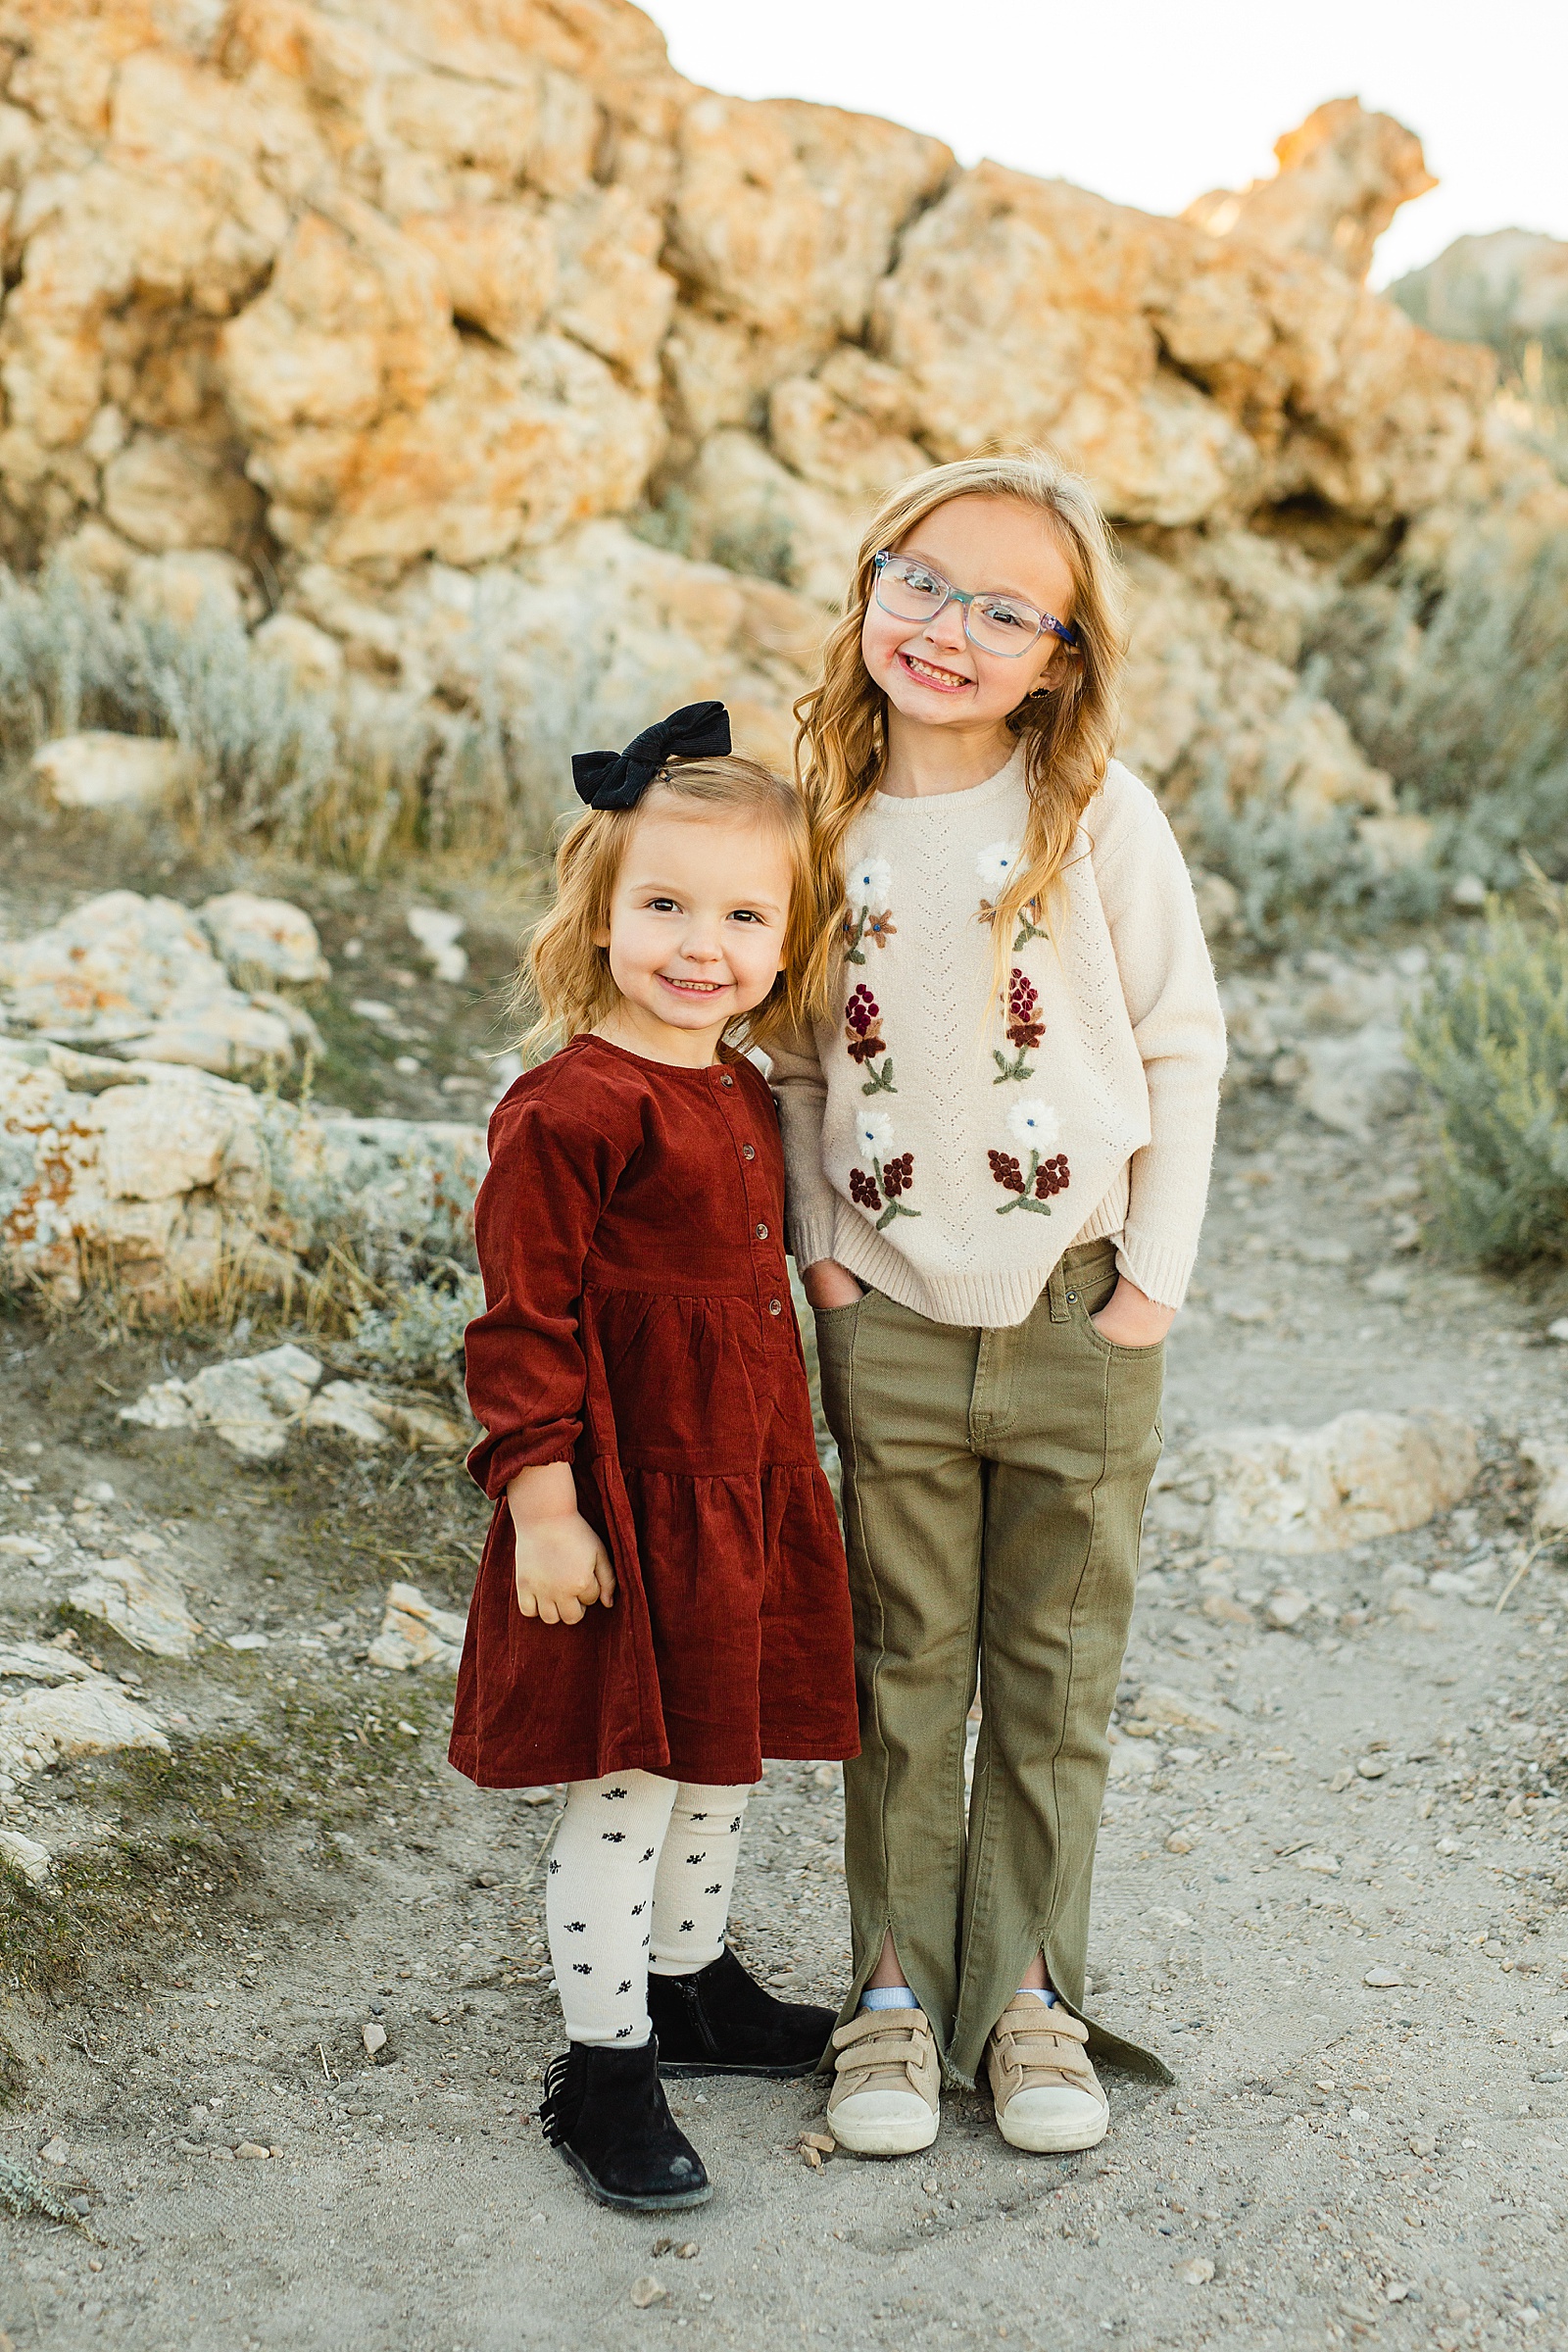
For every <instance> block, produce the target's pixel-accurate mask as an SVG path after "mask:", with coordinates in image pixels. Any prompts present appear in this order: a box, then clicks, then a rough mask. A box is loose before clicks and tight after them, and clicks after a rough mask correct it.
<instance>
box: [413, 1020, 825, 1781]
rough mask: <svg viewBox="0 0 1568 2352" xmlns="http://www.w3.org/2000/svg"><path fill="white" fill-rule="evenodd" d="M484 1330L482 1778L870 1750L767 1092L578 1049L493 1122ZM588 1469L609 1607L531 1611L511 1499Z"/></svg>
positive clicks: (692, 1768)
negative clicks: (519, 1592) (518, 1488)
mask: <svg viewBox="0 0 1568 2352" xmlns="http://www.w3.org/2000/svg"><path fill="white" fill-rule="evenodd" d="M490 1153H491V1159H490V1169H489V1173H488V1175H487V1176H486V1177H485V1180H484V1183H483V1184H482V1186H481V1187H480V1191H479V1198H478V1201H477V1204H476V1207H475V1211H474V1232H475V1239H476V1242H477V1246H478V1253H479V1265H480V1270H481V1272H482V1274H483V1277H484V1287H485V1312H484V1313H483V1314H482V1315H480V1316H479V1317H478V1318H477V1320H476V1321H474V1322H473V1323H470V1324H469V1326H468V1330H467V1335H466V1354H467V1387H468V1398H469V1402H470V1403H471V1405H472V1407H473V1412H474V1416H475V1418H476V1419H477V1421H478V1422H479V1423H480V1425H481V1427H482V1428H483V1430H484V1433H485V1434H484V1436H483V1438H482V1439H481V1440H480V1442H479V1443H478V1445H477V1446H475V1447H474V1448H473V1451H472V1453H471V1454H470V1455H469V1457H468V1468H469V1471H470V1473H471V1474H472V1476H473V1478H474V1479H475V1480H476V1481H477V1483H478V1484H479V1485H480V1486H481V1487H483V1489H484V1491H485V1493H486V1494H487V1495H490V1496H491V1497H492V1498H493V1499H494V1500H495V1502H496V1512H495V1516H494V1518H493V1520H492V1522H491V1526H490V1533H489V1537H488V1539H487V1541H486V1544H485V1547H484V1555H483V1558H482V1559H481V1561H480V1565H479V1574H478V1581H477V1583H476V1585H475V1588H474V1595H473V1601H472V1605H471V1607H470V1609H469V1613H468V1630H467V1638H466V1642H465V1645H464V1652H463V1662H462V1666H461V1668H460V1670H459V1675H458V1693H457V1709H456V1718H455V1723H454V1728H453V1735H452V1744H451V1750H450V1753H451V1760H452V1762H453V1764H454V1765H455V1766H456V1767H457V1769H458V1770H459V1771H460V1772H463V1773H466V1775H467V1776H468V1778H469V1779H470V1780H473V1781H477V1782H478V1783H479V1784H480V1785H481V1786H482V1787H486V1788H502V1789H507V1788H526V1787H530V1786H534V1785H537V1784H539V1783H542V1782H551V1781H576V1780H597V1779H599V1778H601V1777H602V1776H603V1775H605V1774H607V1773H613V1772H623V1771H629V1770H642V1771H645V1772H656V1773H662V1774H664V1775H666V1776H668V1777H669V1778H671V1779H674V1780H683V1781H699V1782H704V1783H707V1784H710V1785H713V1784H735V1783H739V1782H744V1781H755V1780H757V1779H758V1778H759V1777H760V1772H761V1764H762V1758H763V1757H764V1756H795V1757H807V1756H819V1757H827V1758H831V1757H846V1756H853V1755H855V1754H856V1753H857V1752H858V1744H859V1743H858V1733H857V1729H856V1699H855V1677H854V1657H853V1642H854V1637H853V1632H852V1627H851V1619H850V1605H849V1589H848V1582H847V1577H846V1570H845V1564H844V1549H843V1544H842V1543H841V1540H840V1536H839V1530H838V1522H837V1519H836V1517H835V1515H834V1510H833V1501H832V1496H831V1494H830V1492H829V1489H828V1485H827V1481H826V1479H825V1478H824V1477H823V1474H822V1471H821V1468H820V1466H819V1464H818V1462H817V1457H816V1443H815V1435H814V1431H813V1428H812V1421H811V1406H810V1397H809V1391H808V1388H807V1379H806V1366H805V1360H804V1358H803V1355H802V1352H801V1340H800V1332H799V1328H798V1326H797V1323H796V1319H795V1315H794V1312H793V1309H792V1308H791V1305H790V1295H789V1274H788V1268H787V1266H786V1262H785V1257H784V1243H783V1233H784V1215H783V1209H784V1201H783V1192H784V1160H783V1152H782V1149H781V1146H780V1141H779V1133H778V1121H777V1116H776V1113H775V1111H774V1107H773V1100H772V1097H771V1095H770V1094H769V1092H768V1089H767V1086H766V1083H765V1082H764V1080H763V1079H762V1077H761V1075H760V1072H759V1071H758V1070H757V1069H756V1068H755V1067H754V1066H753V1064H752V1063H751V1062H748V1061H739V1062H734V1063H730V1064H727V1065H723V1066H714V1067H711V1068H706V1069H695V1070H694V1069H680V1068H671V1067H669V1066H668V1065H666V1064H665V1063H662V1062H655V1061H648V1060H645V1059H644V1058H643V1057H642V1056H641V1055H639V1054H628V1053H626V1052H624V1051H623V1050H622V1049H621V1048H619V1047H617V1046H612V1045H609V1044H607V1043H606V1042H605V1041H604V1040H603V1039H601V1038H594V1037H578V1038H575V1039H573V1040H572V1042H571V1043H570V1044H569V1045H568V1046H566V1047H564V1049H563V1050H562V1052H561V1053H560V1054H556V1055H555V1057H554V1058H553V1059H552V1060H550V1061H548V1062H546V1063H544V1064H543V1065H542V1066H541V1067H540V1068H539V1069H536V1070H531V1071H529V1072H527V1073H526V1075H525V1076H523V1077H521V1078H519V1079H518V1081H517V1083H516V1084H515V1086H514V1087H513V1088H512V1090H511V1092H510V1093H509V1094H508V1095H507V1096H506V1098H505V1099H504V1101H503V1102H502V1103H500V1104H499V1105H498V1106H497V1108H496V1111H495V1113H494V1115H493V1117H492V1119H491V1122H490ZM547 1462H569V1463H570V1464H571V1465H572V1470H573V1473H574V1476H575V1480H576V1487H577V1502H578V1508H579V1510H580V1511H581V1512H582V1514H583V1516H584V1517H585V1518H586V1519H587V1520H589V1522H590V1523H591V1524H592V1525H593V1526H594V1527H595V1528H596V1529H597V1530H598V1532H599V1534H600V1535H601V1537H602V1538H603V1539H604V1542H605V1544H606V1547H607V1549H608V1551H609V1553H610V1556H611V1558H612V1560H613V1563H614V1569H615V1580H616V1592H615V1600H614V1605H613V1607H612V1608H609V1609H607V1608H605V1607H604V1606H602V1605H601V1604H599V1603H595V1605H594V1606H592V1607H591V1608H589V1609H588V1610H587V1611H586V1612H585V1613H584V1616H583V1619H582V1621H581V1623H580V1624H578V1625H545V1624H542V1623H541V1622H540V1620H539V1619H538V1618H534V1617H524V1616H523V1615H522V1612H521V1611H520V1609H519V1608H518V1606H517V1600H516V1592H515V1582H514V1577H515V1554H514V1545H513V1525H512V1514H511V1512H510V1510H509V1509H508V1507H507V1502H506V1490H507V1486H508V1483H509V1481H510V1480H511V1479H513V1478H515V1475H516V1473H517V1472H518V1471H519V1470H524V1469H528V1468H530V1467H533V1466H536V1465H538V1464H542V1463H547Z"/></svg>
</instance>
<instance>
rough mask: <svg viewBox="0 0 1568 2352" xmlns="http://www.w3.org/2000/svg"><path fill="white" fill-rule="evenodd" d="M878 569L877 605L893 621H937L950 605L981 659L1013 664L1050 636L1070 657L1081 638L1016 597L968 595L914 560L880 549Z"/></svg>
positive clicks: (982, 592)
mask: <svg viewBox="0 0 1568 2352" xmlns="http://www.w3.org/2000/svg"><path fill="white" fill-rule="evenodd" d="M871 562H872V564H873V565H874V566H875V570H876V601H877V603H878V604H879V605H880V606H881V608H882V610H883V612H884V613H892V615H893V617H894V619H895V620H935V618H936V616H937V614H938V613H941V612H942V611H944V609H945V608H946V607H947V606H949V605H957V606H959V607H960V608H961V609H962V612H963V633H964V635H965V636H966V637H967V638H968V640H969V643H970V644H971V645H974V646H978V647H979V649H980V651H981V652H982V653H983V654H1001V655H1003V656H1004V657H1005V659H1006V660H1007V661H1009V662H1015V661H1016V660H1017V658H1018V656H1019V655H1020V654H1026V653H1027V652H1028V651H1029V648H1030V647H1031V646H1032V645H1033V644H1034V642H1035V640H1036V638H1037V637H1042V636H1044V635H1045V634H1046V633H1047V632H1048V631H1049V632H1050V634H1051V635H1052V636H1053V637H1054V638H1056V639H1057V640H1058V642H1059V643H1060V644H1062V645H1066V646H1070V647H1071V648H1072V650H1073V652H1074V653H1076V652H1077V651H1078V648H1079V647H1080V646H1081V645H1082V643H1083V639H1082V638H1081V637H1080V636H1079V634H1078V631H1077V630H1076V629H1075V628H1073V627H1072V626H1071V625H1070V624H1069V623H1068V622H1066V621H1062V620H1058V619H1057V618H1056V616H1055V614H1054V613H1042V612H1041V610H1040V608H1039V607H1038V606H1037V605H1030V604H1026V603H1025V602H1024V600H1023V598H1022V597H1019V596H1001V595H993V594H990V593H988V592H987V590H985V589H984V588H977V589H975V590H974V591H973V593H972V594H967V593H966V592H965V591H964V590H963V589H962V588H955V587H954V585H953V582H952V581H951V580H945V579H944V578H943V576H942V574H941V572H940V571H933V569H932V568H931V565H930V564H922V563H921V562H920V561H919V559H918V558H917V557H915V556H895V555H893V554H891V553H890V552H889V551H888V549H886V548H883V549H882V551H881V552H880V554H878V555H875V556H873V557H872V559H871Z"/></svg>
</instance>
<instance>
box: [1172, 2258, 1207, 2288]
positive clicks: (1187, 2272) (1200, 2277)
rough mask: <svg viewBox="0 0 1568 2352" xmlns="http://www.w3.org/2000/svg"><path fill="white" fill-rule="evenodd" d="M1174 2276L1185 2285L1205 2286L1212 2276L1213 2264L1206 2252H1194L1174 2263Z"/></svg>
mask: <svg viewBox="0 0 1568 2352" xmlns="http://www.w3.org/2000/svg"><path fill="white" fill-rule="evenodd" d="M1176 2276H1177V2278H1180V2279H1181V2281H1182V2282H1183V2284H1184V2285H1186V2286H1206V2285H1207V2284H1208V2282H1209V2280H1210V2279H1211V2278H1213V2276H1214V2265H1213V2264H1212V2263H1211V2262H1210V2261H1209V2259H1208V2256H1207V2255H1206V2254H1194V2255H1191V2256H1189V2258H1188V2260H1187V2261H1186V2262H1179V2263H1178V2264H1177V2265H1176Z"/></svg>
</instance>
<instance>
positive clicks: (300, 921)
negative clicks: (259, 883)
mask: <svg viewBox="0 0 1568 2352" xmlns="http://www.w3.org/2000/svg"><path fill="white" fill-rule="evenodd" d="M197 913H198V915H199V917H200V919H201V924H202V928H203V930H204V931H205V932H206V933H207V936H208V938H209V939H210V940H211V941H212V943H213V946H214V948H215V950H216V951H217V953H218V955H219V956H221V958H222V960H223V963H224V964H225V965H226V967H227V969H228V973H229V977H230V978H231V979H233V980H236V981H242V982H248V983H249V984H250V985H251V986H253V987H271V988H309V987H311V986H312V985H313V983H314V982H316V981H318V980H327V979H330V977H331V972H332V967H331V965H330V964H329V963H328V962H327V960H326V957H325V956H323V955H322V954H321V942H320V937H319V933H318V931H317V928H316V925H315V924H314V923H313V922H312V920H311V918H310V916H309V915H308V914H307V913H306V911H305V909H304V907H295V906H293V905H291V903H290V902H289V901H288V900H287V899H264V898H259V897H258V896H257V894H256V893H255V892H254V891H251V890H226V891H224V892H222V894H221V896H220V897H218V898H214V899H207V900H205V901H204V902H203V904H202V905H201V907H198V908H197Z"/></svg>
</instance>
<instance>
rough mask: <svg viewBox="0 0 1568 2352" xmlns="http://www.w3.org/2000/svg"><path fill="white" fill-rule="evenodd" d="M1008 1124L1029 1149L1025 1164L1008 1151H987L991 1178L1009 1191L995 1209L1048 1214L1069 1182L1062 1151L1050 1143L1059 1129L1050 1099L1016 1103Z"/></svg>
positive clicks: (1022, 1145) (1069, 1176) (1018, 1140)
mask: <svg viewBox="0 0 1568 2352" xmlns="http://www.w3.org/2000/svg"><path fill="white" fill-rule="evenodd" d="M1007 1126H1008V1129H1009V1131H1010V1132H1011V1134H1012V1136H1013V1138H1014V1140H1015V1141H1016V1142H1017V1143H1018V1144H1019V1145H1020V1146H1021V1147H1022V1148H1023V1149H1025V1150H1026V1151H1027V1152H1028V1154H1029V1164H1028V1166H1027V1167H1025V1166H1024V1165H1023V1163H1022V1161H1021V1160H1020V1159H1019V1158H1018V1156H1017V1154H1016V1153H1014V1152H987V1153H986V1157H987V1159H988V1160H989V1161H990V1163H991V1179H992V1182H993V1183H994V1184H1000V1185H1001V1187H1002V1189H1003V1191H1004V1192H1005V1193H1007V1194H1010V1195H1011V1198H1010V1199H1009V1200H1006V1201H1003V1202H1002V1204H1001V1206H1000V1207H999V1208H998V1210H997V1214H998V1216H999V1217H1005V1216H1006V1215H1007V1214H1008V1212H1009V1211H1010V1210H1012V1209H1015V1208H1027V1209H1030V1210H1032V1211H1033V1213H1034V1214H1035V1215H1036V1216H1037V1217H1049V1216H1050V1214H1051V1202H1052V1201H1054V1199H1055V1197H1056V1195H1057V1194H1058V1193H1064V1192H1065V1191H1066V1190H1067V1187H1068V1185H1069V1184H1070V1182H1071V1181H1072V1177H1071V1171H1070V1170H1069V1168H1068V1166H1067V1154H1066V1152H1053V1151H1052V1146H1053V1145H1054V1143H1055V1142H1056V1139H1057V1137H1058V1135H1059V1134H1060V1131H1061V1121H1060V1120H1059V1119H1058V1118H1057V1116H1056V1113H1055V1112H1054V1110H1053V1109H1052V1107H1051V1105H1050V1103H1040V1102H1036V1101H1033V1100H1030V1101H1028V1102H1024V1103H1014V1104H1013V1106H1012V1108H1011V1110H1009V1111H1008V1113H1007Z"/></svg>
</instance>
